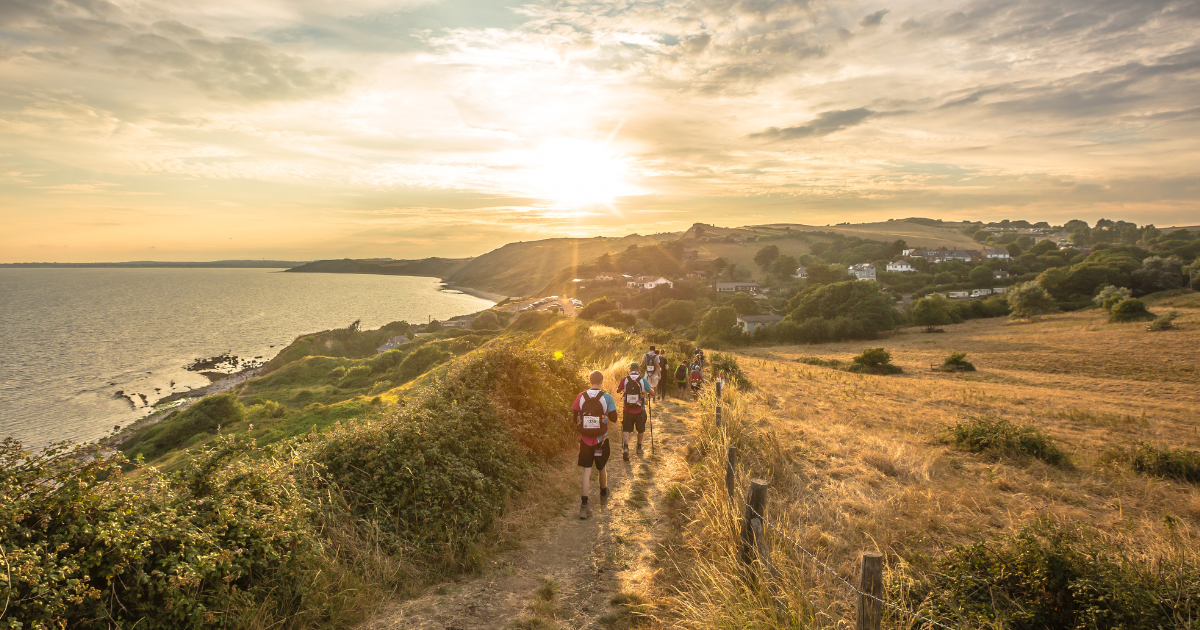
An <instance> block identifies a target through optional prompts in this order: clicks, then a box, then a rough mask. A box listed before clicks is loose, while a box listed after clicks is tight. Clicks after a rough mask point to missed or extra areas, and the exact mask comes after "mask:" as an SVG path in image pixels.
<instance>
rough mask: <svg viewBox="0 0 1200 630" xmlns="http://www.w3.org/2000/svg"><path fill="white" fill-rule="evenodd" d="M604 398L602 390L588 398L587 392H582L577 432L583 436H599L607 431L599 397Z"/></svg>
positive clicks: (602, 406)
mask: <svg viewBox="0 0 1200 630" xmlns="http://www.w3.org/2000/svg"><path fill="white" fill-rule="evenodd" d="M602 398H604V391H603V390H601V391H600V393H598V394H596V397H595V398H588V393H587V392H583V403H582V404H581V405H579V407H580V410H579V423H578V425H577V426H578V427H579V433H580V434H581V435H583V436H584V437H600V436H601V435H604V434H605V433H608V428H607V427H605V426H604V416H605V415H606V414H605V413H604V403H603V402H601V399H602Z"/></svg>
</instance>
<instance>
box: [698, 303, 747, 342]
mask: <svg viewBox="0 0 1200 630" xmlns="http://www.w3.org/2000/svg"><path fill="white" fill-rule="evenodd" d="M736 326H737V311H735V310H734V309H733V307H731V306H718V307H716V308H712V309H709V311H708V312H707V313H705V314H704V317H703V318H702V319H701V320H700V336H701V337H703V338H710V339H728V338H730V337H732V336H734V335H735V334H737V332H738V331H737V329H736V328H735V327H736Z"/></svg>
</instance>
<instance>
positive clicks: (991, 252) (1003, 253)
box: [983, 249, 1012, 260]
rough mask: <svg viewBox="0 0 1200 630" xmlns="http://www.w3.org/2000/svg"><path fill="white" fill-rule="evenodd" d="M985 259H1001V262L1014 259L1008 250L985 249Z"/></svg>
mask: <svg viewBox="0 0 1200 630" xmlns="http://www.w3.org/2000/svg"><path fill="white" fill-rule="evenodd" d="M983 256H984V258H999V259H1000V260H1008V259H1010V258H1012V256H1010V255H1009V253H1008V250H1007V249H984V250H983Z"/></svg>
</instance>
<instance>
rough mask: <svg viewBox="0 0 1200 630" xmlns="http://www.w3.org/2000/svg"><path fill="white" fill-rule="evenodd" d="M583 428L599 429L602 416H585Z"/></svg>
mask: <svg viewBox="0 0 1200 630" xmlns="http://www.w3.org/2000/svg"><path fill="white" fill-rule="evenodd" d="M583 428H585V429H599V428H600V416H584V417H583Z"/></svg>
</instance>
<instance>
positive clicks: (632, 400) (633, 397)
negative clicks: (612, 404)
mask: <svg viewBox="0 0 1200 630" xmlns="http://www.w3.org/2000/svg"><path fill="white" fill-rule="evenodd" d="M625 402H627V403H629V404H631V405H637V404H641V402H642V397H641V396H638V395H637V394H629V395H628V396H626V397H625Z"/></svg>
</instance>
